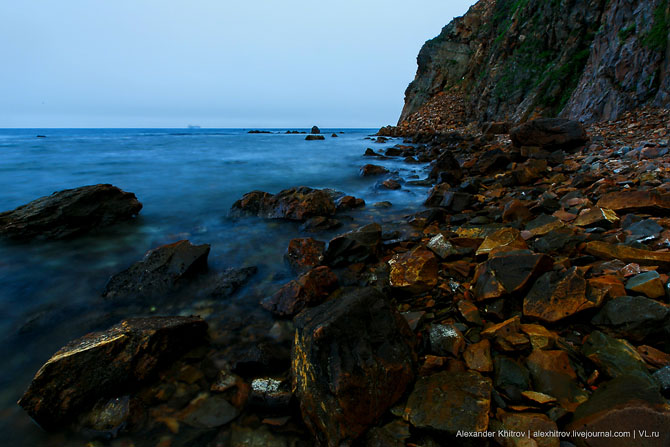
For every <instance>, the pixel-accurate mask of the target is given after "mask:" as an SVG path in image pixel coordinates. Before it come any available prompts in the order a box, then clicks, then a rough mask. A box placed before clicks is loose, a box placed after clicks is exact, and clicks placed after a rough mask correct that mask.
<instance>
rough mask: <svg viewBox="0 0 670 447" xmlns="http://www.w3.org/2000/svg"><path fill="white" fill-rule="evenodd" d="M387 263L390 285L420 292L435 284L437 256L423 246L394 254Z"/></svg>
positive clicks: (406, 290) (407, 290) (411, 291)
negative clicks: (389, 267) (389, 268)
mask: <svg viewBox="0 0 670 447" xmlns="http://www.w3.org/2000/svg"><path fill="white" fill-rule="evenodd" d="M389 265H390V266H391V271H390V273H389V283H390V285H391V287H394V288H396V289H399V290H403V291H405V292H408V293H421V292H426V291H428V290H430V289H432V288H433V287H435V286H436V285H437V275H438V265H437V257H436V256H435V255H434V254H433V252H432V251H430V250H428V249H427V248H424V247H423V246H418V247H416V248H414V249H413V250H411V251H408V252H407V253H403V254H399V255H396V256H394V257H393V258H392V259H391V260H390V261H389Z"/></svg>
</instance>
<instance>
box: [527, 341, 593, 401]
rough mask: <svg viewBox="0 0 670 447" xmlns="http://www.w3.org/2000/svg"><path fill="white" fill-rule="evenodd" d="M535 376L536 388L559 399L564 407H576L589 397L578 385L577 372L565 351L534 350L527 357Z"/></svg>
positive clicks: (532, 375)
mask: <svg viewBox="0 0 670 447" xmlns="http://www.w3.org/2000/svg"><path fill="white" fill-rule="evenodd" d="M526 365H527V366H528V370H529V371H530V374H531V377H532V378H533V385H534V390H535V391H539V392H541V393H544V394H548V395H549V396H553V397H555V398H557V399H558V402H559V403H560V404H561V406H562V407H563V408H565V409H566V410H568V411H574V409H575V408H576V407H577V406H578V405H579V404H580V403H582V402H584V401H585V400H586V399H587V393H586V391H584V390H583V389H581V388H580V387H579V386H578V385H577V382H576V380H577V373H576V372H575V370H574V368H573V367H572V365H571V363H570V358H569V357H568V353H567V352H565V351H559V350H556V351H541V350H538V349H536V350H534V351H533V352H532V353H531V354H530V355H529V356H528V358H527V359H526Z"/></svg>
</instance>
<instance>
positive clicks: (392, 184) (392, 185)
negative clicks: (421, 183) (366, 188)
mask: <svg viewBox="0 0 670 447" xmlns="http://www.w3.org/2000/svg"><path fill="white" fill-rule="evenodd" d="M382 186H383V187H384V188H386V189H391V190H397V189H400V188H402V186H400V183H398V182H397V181H395V180H391V179H388V180H384V181H383V182H382Z"/></svg>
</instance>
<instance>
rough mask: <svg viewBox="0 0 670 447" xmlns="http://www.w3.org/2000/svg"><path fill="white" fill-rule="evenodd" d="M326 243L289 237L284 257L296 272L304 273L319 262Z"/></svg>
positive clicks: (309, 238)
mask: <svg viewBox="0 0 670 447" xmlns="http://www.w3.org/2000/svg"><path fill="white" fill-rule="evenodd" d="M325 249H326V243H325V242H323V241H317V240H316V239H312V238H311V237H308V238H299V239H291V241H290V242H289V244H288V248H287V249H286V253H285V254H284V259H285V260H286V262H288V264H289V266H291V269H293V271H294V272H296V273H300V274H302V273H306V272H308V271H309V270H311V269H312V268H314V267H316V266H318V265H319V264H321V261H323V253H324V251H325Z"/></svg>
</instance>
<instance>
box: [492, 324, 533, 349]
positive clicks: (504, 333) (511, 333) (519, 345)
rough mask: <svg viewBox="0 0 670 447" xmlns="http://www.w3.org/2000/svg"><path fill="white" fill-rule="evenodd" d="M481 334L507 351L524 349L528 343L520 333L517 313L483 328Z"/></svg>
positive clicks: (525, 337) (526, 338)
mask: <svg viewBox="0 0 670 447" xmlns="http://www.w3.org/2000/svg"><path fill="white" fill-rule="evenodd" d="M481 336H482V337H484V338H487V339H491V340H493V341H494V343H495V344H496V346H498V347H499V348H500V349H502V350H503V351H508V352H509V351H517V350H522V349H526V348H527V347H528V346H529V345H530V342H529V339H528V337H527V336H526V335H524V334H522V333H521V319H520V317H519V316H518V315H517V316H514V317H512V318H510V319H508V320H505V321H503V322H502V323H498V324H494V325H492V326H490V327H488V328H486V329H484V330H483V331H482V332H481Z"/></svg>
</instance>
